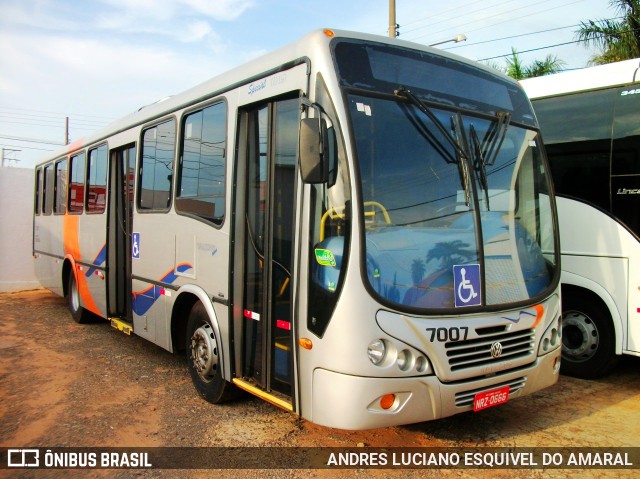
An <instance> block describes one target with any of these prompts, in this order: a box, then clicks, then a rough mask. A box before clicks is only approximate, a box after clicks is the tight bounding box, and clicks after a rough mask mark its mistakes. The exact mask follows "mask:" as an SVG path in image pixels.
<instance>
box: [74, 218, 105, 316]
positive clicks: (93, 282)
mask: <svg viewBox="0 0 640 479" xmlns="http://www.w3.org/2000/svg"><path fill="white" fill-rule="evenodd" d="M105 228H106V214H104V213H103V214H84V215H67V216H65V223H64V248H65V254H66V255H67V256H71V257H72V258H73V259H74V261H75V262H76V281H77V284H78V292H79V293H80V300H81V302H82V306H83V307H84V308H86V309H87V310H89V311H91V312H92V313H94V314H97V315H99V316H101V317H103V318H106V317H107V306H106V305H107V302H106V281H105V275H106V272H105V266H106V245H105V241H104V239H105V233H104V232H105ZM77 263H82V265H78V264H77Z"/></svg>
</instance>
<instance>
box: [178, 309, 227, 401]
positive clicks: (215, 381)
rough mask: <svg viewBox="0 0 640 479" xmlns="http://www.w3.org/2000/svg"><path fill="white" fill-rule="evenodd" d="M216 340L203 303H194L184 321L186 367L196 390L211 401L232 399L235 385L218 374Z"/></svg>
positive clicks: (218, 357)
mask: <svg viewBox="0 0 640 479" xmlns="http://www.w3.org/2000/svg"><path fill="white" fill-rule="evenodd" d="M218 341H219V340H218V338H217V337H216V334H215V331H214V330H213V327H212V326H211V322H210V321H209V315H208V314H207V311H206V309H205V308H204V305H203V304H202V303H200V302H197V303H195V304H194V305H193V308H191V312H190V313H189V320H188V322H187V335H186V351H187V368H188V369H189V374H190V375H191V380H192V381H193V385H194V386H195V388H196V390H197V391H198V393H199V394H200V395H201V396H202V397H203V398H204V399H206V400H207V401H209V402H210V403H213V404H218V403H222V402H225V401H228V400H229V399H232V398H233V397H235V394H234V390H235V389H236V388H235V387H234V386H233V385H232V384H231V383H229V382H227V381H225V380H224V379H223V378H222V371H221V364H220V348H219V346H218V344H219V343H218Z"/></svg>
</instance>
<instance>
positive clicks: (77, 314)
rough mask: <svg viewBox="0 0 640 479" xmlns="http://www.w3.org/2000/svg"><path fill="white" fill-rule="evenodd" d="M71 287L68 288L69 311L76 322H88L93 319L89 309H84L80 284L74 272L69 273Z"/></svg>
mask: <svg viewBox="0 0 640 479" xmlns="http://www.w3.org/2000/svg"><path fill="white" fill-rule="evenodd" d="M68 284H69V288H68V289H67V301H68V304H69V312H70V313H71V317H72V318H73V320H74V321H75V322H76V323H79V324H84V323H88V322H89V321H90V319H91V316H90V314H89V311H87V310H86V309H84V308H83V307H82V305H81V304H80V292H79V291H78V284H77V283H76V278H75V276H74V275H73V273H71V274H69V283H68Z"/></svg>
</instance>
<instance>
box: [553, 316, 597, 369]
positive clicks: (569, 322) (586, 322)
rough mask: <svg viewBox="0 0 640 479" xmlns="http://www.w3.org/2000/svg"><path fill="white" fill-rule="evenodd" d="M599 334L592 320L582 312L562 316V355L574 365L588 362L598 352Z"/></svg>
mask: <svg viewBox="0 0 640 479" xmlns="http://www.w3.org/2000/svg"><path fill="white" fill-rule="evenodd" d="M599 344H600V334H599V333H598V328H597V326H596V325H595V323H594V322H593V320H592V319H591V318H590V317H589V316H588V315H586V314H585V313H583V312H580V311H568V312H566V313H564V314H563V315H562V355H563V356H564V357H565V358H566V359H568V360H569V361H573V362H576V363H580V362H584V361H588V360H589V359H591V358H593V357H594V356H595V354H596V352H597V351H598V346H599Z"/></svg>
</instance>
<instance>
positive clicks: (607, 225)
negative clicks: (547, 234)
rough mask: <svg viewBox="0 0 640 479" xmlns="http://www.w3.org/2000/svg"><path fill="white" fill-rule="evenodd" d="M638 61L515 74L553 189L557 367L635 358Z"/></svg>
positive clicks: (638, 348)
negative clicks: (558, 258)
mask: <svg viewBox="0 0 640 479" xmlns="http://www.w3.org/2000/svg"><path fill="white" fill-rule="evenodd" d="M639 67H640V59H635V60H627V61H623V62H618V63H613V64H609V65H603V66H597V67H591V68H585V69H583V70H577V71H569V72H564V73H559V74H555V75H549V76H543V77H539V78H533V79H530V80H525V81H522V85H523V87H524V88H525V90H526V91H527V93H528V95H529V97H530V98H531V100H532V103H533V107H534V110H535V112H536V115H537V117H538V121H539V122H540V128H541V130H542V135H543V139H544V143H545V148H546V150H547V155H548V157H549V163H550V164H551V173H552V176H553V180H554V183H555V190H556V193H557V194H558V216H559V218H560V244H561V252H562V279H561V282H562V304H563V306H562V309H563V326H562V327H563V339H562V371H563V372H565V373H567V374H570V375H574V376H578V377H583V378H595V377H599V376H602V375H604V374H606V373H607V372H609V371H610V370H611V369H612V367H613V366H614V365H615V363H616V360H617V359H618V358H619V355H621V354H629V355H634V356H640V70H639Z"/></svg>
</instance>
